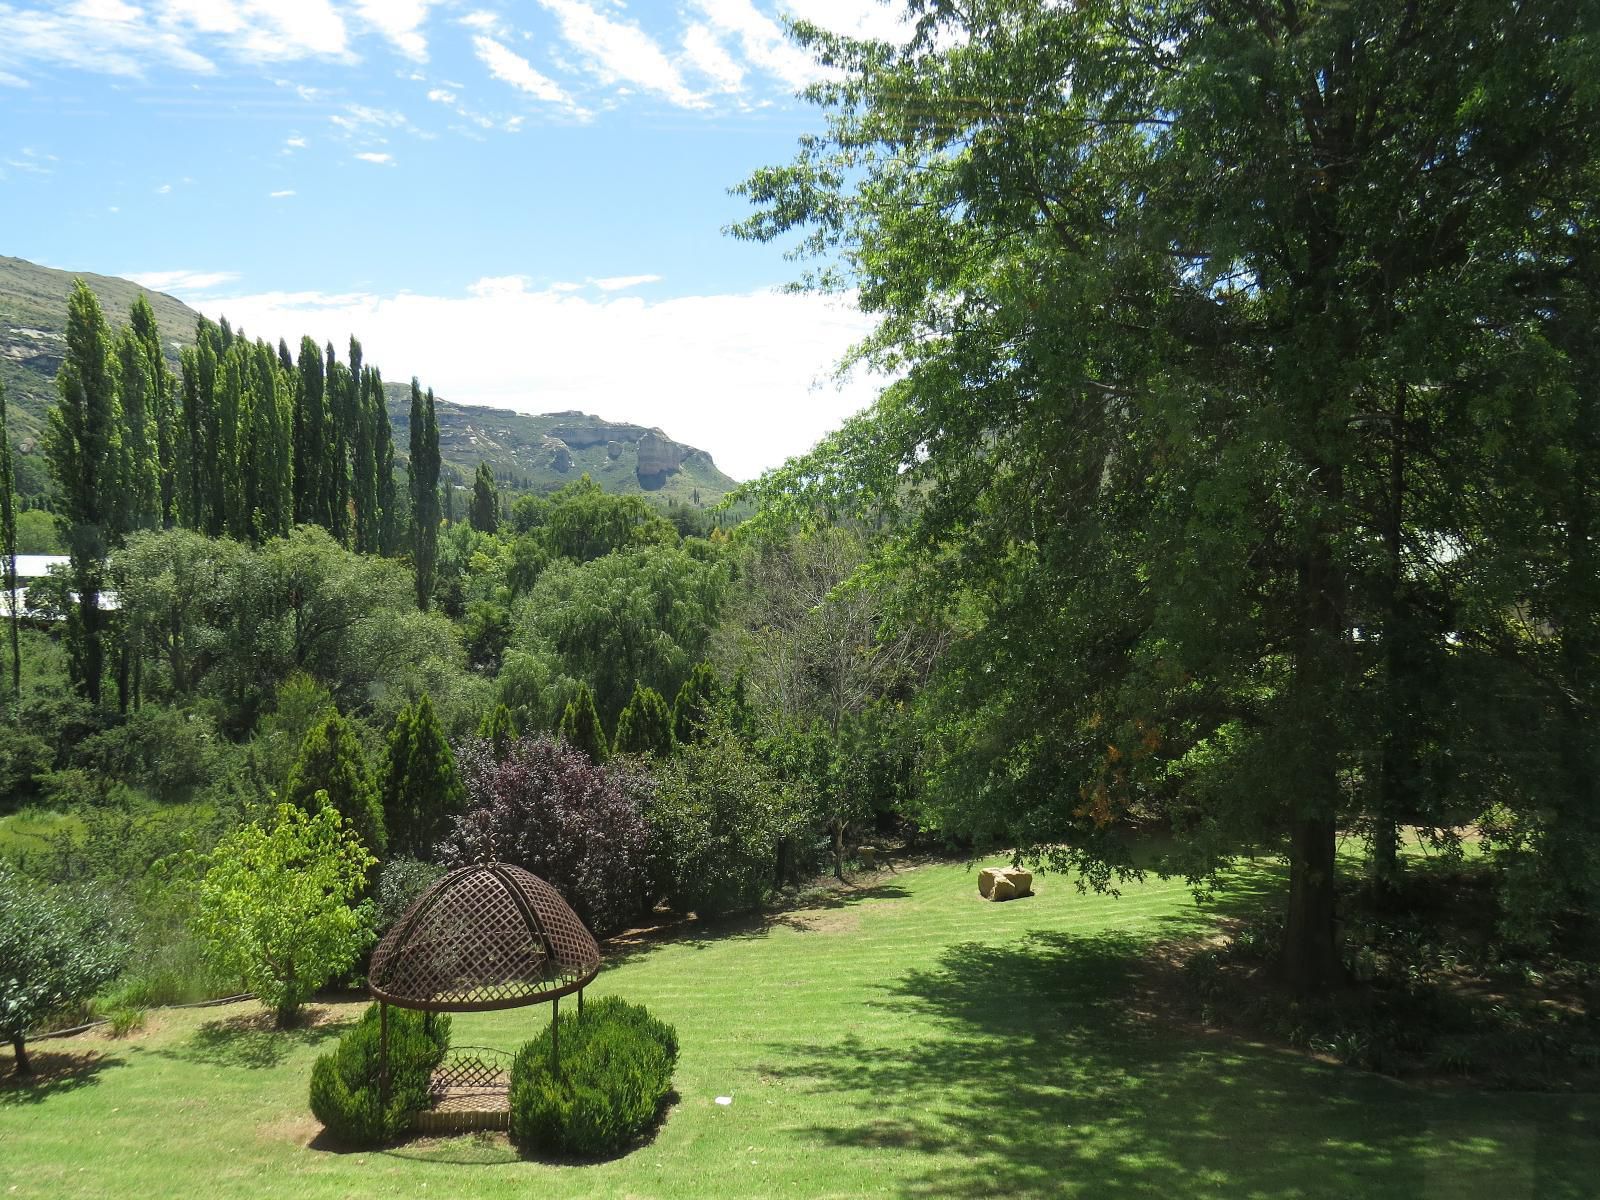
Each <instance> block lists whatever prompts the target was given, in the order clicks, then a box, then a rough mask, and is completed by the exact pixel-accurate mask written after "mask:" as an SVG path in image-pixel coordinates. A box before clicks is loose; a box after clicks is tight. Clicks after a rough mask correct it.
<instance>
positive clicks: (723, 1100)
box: [717, 1096, 733, 1107]
mask: <svg viewBox="0 0 1600 1200" xmlns="http://www.w3.org/2000/svg"><path fill="white" fill-rule="evenodd" d="M717 1103H718V1104H721V1105H723V1106H724V1107H726V1106H727V1105H729V1104H732V1103H733V1097H732V1096H718V1097H717Z"/></svg>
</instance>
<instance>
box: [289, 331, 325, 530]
mask: <svg viewBox="0 0 1600 1200" xmlns="http://www.w3.org/2000/svg"><path fill="white" fill-rule="evenodd" d="M327 436H328V435H327V410H326V408H325V407H324V405H323V378H322V355H321V353H320V352H319V351H318V350H317V344H316V343H315V342H313V341H312V340H311V339H310V338H309V337H305V338H301V339H300V362H299V365H298V379H297V380H296V382H295V393H294V429H293V437H294V521H295V524H296V525H311V524H318V525H320V524H322V449H323V447H324V446H325V445H326V444H327Z"/></svg>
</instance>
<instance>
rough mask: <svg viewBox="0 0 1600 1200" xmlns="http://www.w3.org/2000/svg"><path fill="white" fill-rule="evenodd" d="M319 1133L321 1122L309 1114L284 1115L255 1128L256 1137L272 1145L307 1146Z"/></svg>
mask: <svg viewBox="0 0 1600 1200" xmlns="http://www.w3.org/2000/svg"><path fill="white" fill-rule="evenodd" d="M321 1132H322V1122H321V1121H319V1120H317V1119H316V1118H315V1117H313V1116H312V1115H311V1114H310V1113H286V1114H284V1115H283V1116H281V1117H279V1118H278V1119H277V1120H276V1121H268V1122H267V1123H266V1124H265V1125H258V1126H257V1127H256V1137H257V1138H258V1139H259V1140H260V1141H263V1142H271V1143H273V1144H274V1145H283V1144H285V1143H287V1144H288V1145H291V1146H309V1145H310V1144H311V1142H312V1139H314V1138H315V1137H316V1136H317V1135H318V1134H319V1133H321Z"/></svg>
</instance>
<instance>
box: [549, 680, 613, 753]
mask: <svg viewBox="0 0 1600 1200" xmlns="http://www.w3.org/2000/svg"><path fill="white" fill-rule="evenodd" d="M557 735H558V736H559V737H561V738H563V739H564V740H566V741H568V742H571V743H572V744H573V745H574V746H576V747H577V748H578V749H579V750H582V751H583V752H584V753H585V754H587V755H588V756H589V757H590V759H591V760H593V761H594V762H597V763H599V762H604V761H605V760H606V758H607V757H608V756H609V754H610V751H609V749H608V748H607V746H606V734H605V730H603V729H602V728H601V727H600V717H599V716H598V714H596V713H595V711H594V696H593V695H591V694H590V692H589V685H588V684H586V683H582V684H579V685H578V694H577V695H576V696H574V697H573V698H572V699H571V700H569V701H567V707H566V710H565V711H564V712H563V713H562V714H561V727H560V728H559V729H558V730H557Z"/></svg>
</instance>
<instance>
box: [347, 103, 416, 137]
mask: <svg viewBox="0 0 1600 1200" xmlns="http://www.w3.org/2000/svg"><path fill="white" fill-rule="evenodd" d="M328 120H329V121H331V122H333V124H335V125H337V126H338V127H339V128H340V129H342V130H344V131H345V132H346V133H360V132H362V131H363V130H371V129H404V130H407V131H409V132H411V133H415V132H417V129H416V126H414V125H412V124H411V122H410V121H409V120H408V119H407V118H406V115H405V113H403V112H396V111H395V110H394V109H392V108H373V107H372V106H371V105H370V104H346V105H345V106H344V111H343V112H338V113H334V114H333V115H332V116H330V117H329V118H328Z"/></svg>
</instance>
